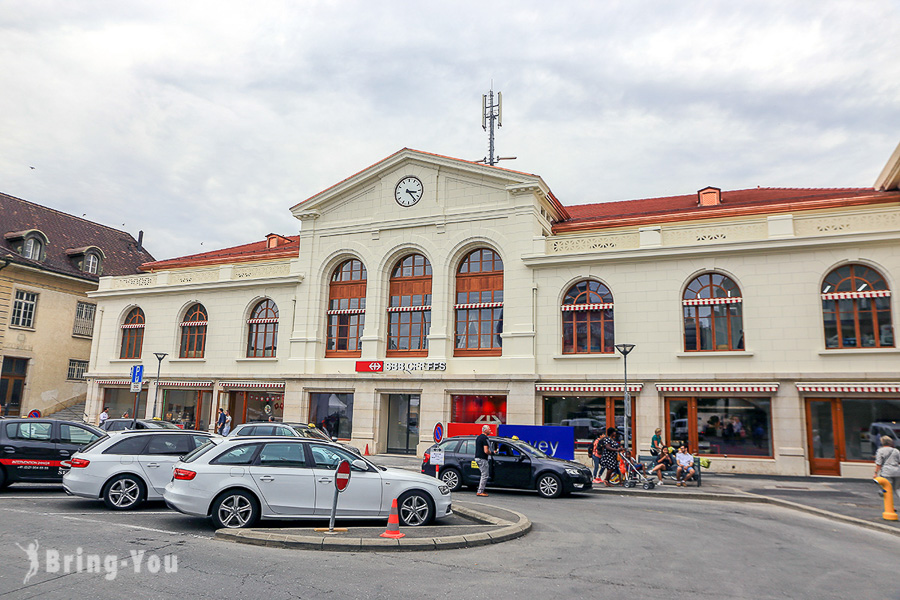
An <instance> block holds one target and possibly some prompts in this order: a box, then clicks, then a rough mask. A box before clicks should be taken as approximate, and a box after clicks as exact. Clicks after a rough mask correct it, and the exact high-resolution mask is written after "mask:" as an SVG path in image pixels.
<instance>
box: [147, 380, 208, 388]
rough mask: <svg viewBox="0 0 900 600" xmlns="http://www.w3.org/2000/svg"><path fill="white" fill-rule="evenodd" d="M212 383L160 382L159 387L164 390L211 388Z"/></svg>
mask: <svg viewBox="0 0 900 600" xmlns="http://www.w3.org/2000/svg"><path fill="white" fill-rule="evenodd" d="M212 384H213V382H212V381H160V382H159V387H164V388H211V387H212Z"/></svg>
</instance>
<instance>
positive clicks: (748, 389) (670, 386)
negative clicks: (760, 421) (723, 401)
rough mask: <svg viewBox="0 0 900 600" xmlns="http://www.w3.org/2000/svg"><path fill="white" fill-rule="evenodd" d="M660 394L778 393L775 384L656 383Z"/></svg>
mask: <svg viewBox="0 0 900 600" xmlns="http://www.w3.org/2000/svg"><path fill="white" fill-rule="evenodd" d="M656 389H657V391H660V392H697V393H721V392H729V393H741V394H759V393H771V392H777V391H778V384H777V383H657V384H656Z"/></svg>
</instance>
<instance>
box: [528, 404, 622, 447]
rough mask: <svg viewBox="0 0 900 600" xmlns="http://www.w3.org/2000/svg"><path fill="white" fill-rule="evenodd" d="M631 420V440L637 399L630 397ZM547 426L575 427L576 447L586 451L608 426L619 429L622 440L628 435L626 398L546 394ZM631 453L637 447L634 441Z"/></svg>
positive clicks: (545, 421)
mask: <svg viewBox="0 0 900 600" xmlns="http://www.w3.org/2000/svg"><path fill="white" fill-rule="evenodd" d="M631 409H632V410H631V419H629V421H628V439H629V441H632V440H633V439H634V438H633V434H634V427H635V423H636V418H637V416H636V415H635V411H634V398H632V399H631ZM544 425H561V426H564V427H573V428H575V448H576V449H577V450H587V449H588V447H589V446H590V445H591V443H593V441H594V438H596V437H597V436H598V435H600V434H605V433H606V429H607V428H608V427H615V428H617V429H618V430H619V436H620V437H619V439H620V440H623V439H624V437H623V436H624V435H625V400H624V399H623V398H622V397H621V396H619V397H614V396H612V397H594V396H547V397H545V398H544ZM631 449H632V452H634V450H636V448H635V447H634V444H633V443H632V444H631Z"/></svg>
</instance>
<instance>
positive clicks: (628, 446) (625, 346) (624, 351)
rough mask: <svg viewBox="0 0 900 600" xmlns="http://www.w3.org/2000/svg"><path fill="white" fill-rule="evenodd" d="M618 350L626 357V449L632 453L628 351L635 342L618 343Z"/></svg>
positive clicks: (632, 348) (632, 347)
mask: <svg viewBox="0 0 900 600" xmlns="http://www.w3.org/2000/svg"><path fill="white" fill-rule="evenodd" d="M616 350H618V351H619V352H620V353H621V354H622V357H623V358H624V359H625V365H624V366H625V451H626V452H627V453H628V454H631V444H629V443H628V421H629V419H631V394H629V393H628V353H629V352H631V351H632V350H634V344H616Z"/></svg>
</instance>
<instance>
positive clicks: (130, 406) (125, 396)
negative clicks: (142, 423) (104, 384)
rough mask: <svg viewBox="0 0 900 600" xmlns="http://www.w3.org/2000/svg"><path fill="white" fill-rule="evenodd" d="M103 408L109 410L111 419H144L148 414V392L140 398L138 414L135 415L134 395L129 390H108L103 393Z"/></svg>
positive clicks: (144, 391) (142, 392)
mask: <svg viewBox="0 0 900 600" xmlns="http://www.w3.org/2000/svg"><path fill="white" fill-rule="evenodd" d="M103 406H105V407H108V408H109V416H110V418H121V417H124V416H125V415H126V413H127V415H128V416H129V417H134V418H137V419H143V418H144V415H146V414H147V390H142V391H141V394H140V396H139V397H138V408H137V414H135V413H134V394H132V393H131V392H130V391H129V390H128V388H106V390H104V392H103Z"/></svg>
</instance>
